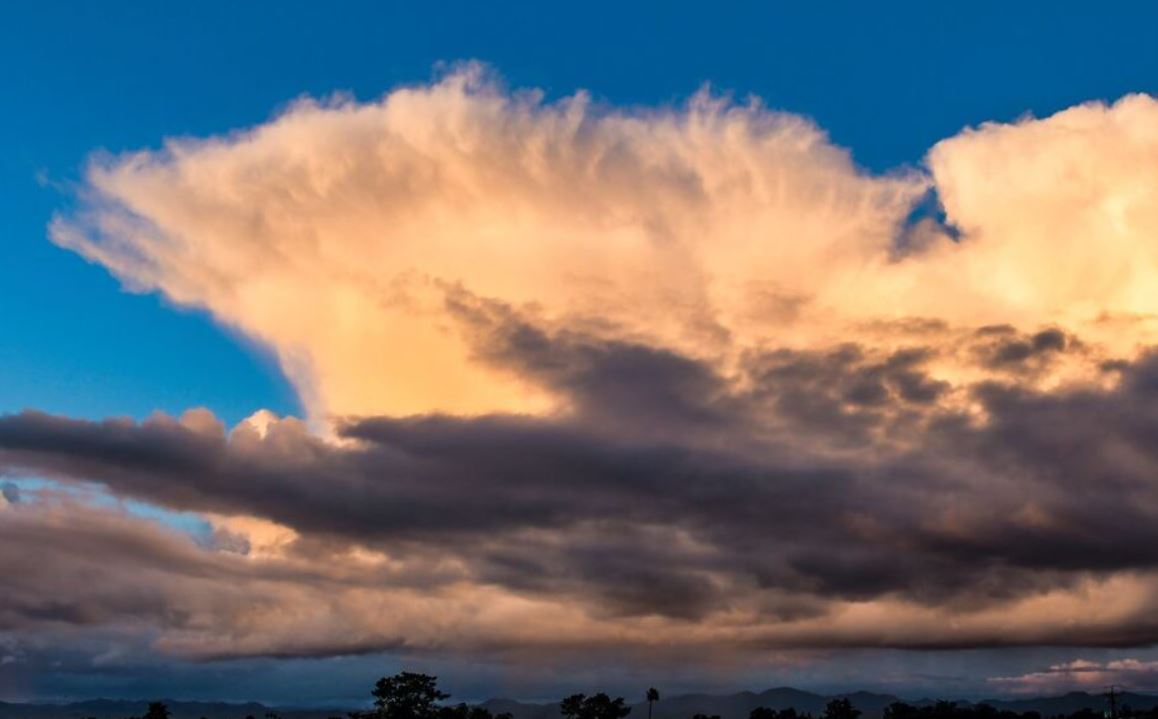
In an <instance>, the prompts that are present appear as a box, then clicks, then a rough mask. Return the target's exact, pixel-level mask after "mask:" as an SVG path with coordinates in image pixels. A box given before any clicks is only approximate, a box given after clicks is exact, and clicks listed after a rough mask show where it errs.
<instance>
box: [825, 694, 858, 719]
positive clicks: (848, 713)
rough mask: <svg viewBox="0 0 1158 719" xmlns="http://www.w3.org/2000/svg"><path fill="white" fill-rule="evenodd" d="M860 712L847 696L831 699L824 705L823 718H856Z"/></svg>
mask: <svg viewBox="0 0 1158 719" xmlns="http://www.w3.org/2000/svg"><path fill="white" fill-rule="evenodd" d="M860 713H861V712H860V709H857V708H856V707H854V706H853V705H852V702H850V701H849V700H848V699H847V698H844V699H833V700H832V701H830V702H829V703H828V704H826V705H825V707H824V719H857V717H859V716H860Z"/></svg>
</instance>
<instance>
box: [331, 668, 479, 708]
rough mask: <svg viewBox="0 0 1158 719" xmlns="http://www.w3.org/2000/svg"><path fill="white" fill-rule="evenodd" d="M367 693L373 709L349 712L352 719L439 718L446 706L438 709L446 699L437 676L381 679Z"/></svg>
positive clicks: (404, 674) (405, 675)
mask: <svg viewBox="0 0 1158 719" xmlns="http://www.w3.org/2000/svg"><path fill="white" fill-rule="evenodd" d="M370 693H371V694H372V695H373V696H374V709H373V710H372V711H369V712H351V713H350V717H351V718H352V719H439V717H440V715H441V712H442V711H443V710H444V709H446V707H440V706H438V702H440V701H442V700H443V699H447V698H449V697H450V695H449V694H447V693H446V692H442V691H439V689H438V677H432V676H430V675H429V674H418V673H416V672H399V673H398V674H395V675H394V676H392V677H382V678H381V679H379V680H378V682H377V683H376V684H375V685H374V689H373V690H372V691H371V692H370ZM464 706H465V705H464ZM484 711H485V710H484ZM487 713H488V714H489V712H487ZM462 719H473V718H472V717H469V716H466V717H462Z"/></svg>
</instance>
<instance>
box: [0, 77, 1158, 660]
mask: <svg viewBox="0 0 1158 719" xmlns="http://www.w3.org/2000/svg"><path fill="white" fill-rule="evenodd" d="M1156 120H1158V104H1156V103H1155V102H1154V100H1152V99H1151V98H1148V97H1144V96H1131V97H1127V98H1123V99H1122V100H1120V101H1118V102H1117V103H1115V104H1113V105H1104V104H1096V103H1095V104H1088V105H1082V106H1079V107H1075V108H1071V109H1070V110H1067V111H1064V112H1062V113H1059V114H1057V115H1055V116H1052V117H1049V118H1045V119H1040V120H1038V119H1032V118H1029V119H1025V120H1022V121H1019V122H1017V123H1014V124H1009V125H997V124H987V125H983V126H981V127H979V128H976V129H970V130H966V131H963V132H962V133H961V134H959V135H957V136H955V137H952V138H949V139H946V140H944V141H943V142H941V143H938V144H937V145H936V146H935V147H933V148H932V150H931V151H930V153H929V156H928V158H927V159H926V163H925V166H924V167H923V168H914V169H906V170H903V171H898V172H895V173H890V174H887V175H883V176H881V175H871V174H869V173H867V172H865V171H863V170H862V169H860V168H858V167H857V166H856V165H855V164H854V163H853V162H852V161H851V159H850V157H849V155H848V153H847V152H845V151H844V150H842V149H840V148H837V147H835V146H833V145H832V144H831V143H830V142H829V141H828V140H827V138H826V137H825V135H824V133H823V132H822V131H821V130H820V129H819V128H817V127H815V126H814V125H813V124H811V123H810V122H808V121H806V120H804V119H802V118H800V117H797V116H794V115H790V114H786V113H780V112H773V111H770V110H768V109H766V108H764V107H763V106H762V105H760V104H759V103H758V102H755V101H753V102H750V103H747V104H743V105H739V104H736V103H734V102H732V101H731V100H729V99H727V98H720V97H715V96H712V95H710V94H709V93H707V92H701V93H699V94H697V95H696V96H694V97H693V98H692V99H691V100H690V101H689V102H688V103H687V104H686V105H684V106H680V107H670V108H662V109H646V108H636V109H617V108H609V107H602V106H599V105H598V104H597V103H594V102H593V101H591V100H590V98H589V97H587V96H586V95H585V94H582V93H580V94H577V95H575V96H573V97H569V98H564V99H562V100H559V101H556V102H550V103H549V102H546V101H544V99H543V97H542V95H541V93H537V92H533V91H509V90H507V89H506V88H504V87H503V86H502V85H501V83H500V82H499V81H498V80H497V79H495V78H494V77H493V76H491V75H490V74H489V73H487V72H486V71H485V70H484V69H482V68H480V67H478V66H473V65H468V66H465V67H462V68H460V69H458V70H455V71H453V72H451V73H450V74H448V75H447V76H445V77H443V78H441V79H439V80H438V81H436V82H433V83H431V84H429V85H420V86H413V87H404V88H399V89H396V90H393V91H391V92H390V93H388V94H387V95H385V96H384V97H383V98H381V99H380V100H378V101H375V102H369V103H357V102H354V101H352V100H349V99H344V98H336V99H331V100H327V101H314V100H308V99H306V100H301V101H299V102H297V103H295V104H294V105H292V106H291V107H290V108H289V109H288V110H286V111H285V112H284V113H282V114H281V115H279V116H277V117H274V118H271V119H270V120H269V121H268V122H266V123H263V124H261V125H259V126H256V127H254V128H250V129H248V130H244V131H239V132H236V133H233V134H230V135H227V136H221V137H215V138H208V139H199V140H194V139H183V140H173V141H169V142H168V143H166V145H165V147H164V148H163V149H161V150H156V151H142V152H138V153H132V154H127V155H121V156H116V157H103V158H97V159H95V160H94V161H93V163H92V164H91V166H90V168H89V170H88V172H87V174H86V183H85V185H84V190H83V195H82V198H81V199H82V202H81V203H80V209H79V210H78V211H77V212H75V213H73V214H71V215H68V216H61V217H58V218H57V219H56V220H55V221H54V223H53V226H52V236H53V239H54V240H55V241H56V242H57V243H58V244H60V245H62V246H65V247H68V248H71V249H74V250H76V251H77V252H79V253H81V254H82V255H84V256H85V257H87V258H89V259H91V260H93V261H94V262H97V263H100V264H101V265H103V266H105V267H107V268H108V269H109V270H110V271H112V272H113V273H114V274H115V275H116V276H117V277H119V278H120V279H121V280H122V281H123V282H124V283H125V285H126V286H127V287H130V288H133V289H137V290H142V291H159V292H161V293H164V294H165V295H166V296H167V297H169V298H170V299H172V300H173V301H175V302H178V303H182V304H187V305H193V306H198V307H203V308H206V309H208V310H209V311H210V312H211V313H213V315H214V316H215V317H217V318H218V319H219V320H220V321H221V322H222V323H225V324H228V325H230V326H232V327H235V328H238V329H240V330H241V331H242V332H244V333H245V334H247V335H248V336H250V337H252V338H254V339H256V340H258V341H261V342H264V343H266V344H267V345H269V346H270V347H271V348H272V349H273V350H274V351H275V352H276V353H277V356H278V357H279V358H280V361H281V364H282V367H283V369H284V370H285V372H286V373H287V375H288V376H289V377H290V378H291V380H292V381H293V382H294V383H295V386H296V387H297V388H298V391H299V392H300V393H301V395H302V397H303V399H304V401H305V405H306V406H307V408H308V411H309V417H307V418H306V421H300V420H297V419H294V418H284V419H283V418H276V417H273V416H271V415H270V414H269V413H265V412H259V413H258V414H255V416H254V417H253V418H252V419H251V420H249V421H247V422H244V423H242V424H241V425H239V426H237V427H235V428H232V429H226V428H225V427H224V426H222V424H221V423H220V422H219V421H218V420H217V419H216V418H215V417H214V416H213V415H212V414H211V413H210V412H209V411H207V410H193V411H190V412H188V413H186V414H185V415H183V416H182V417H179V418H173V417H169V416H165V415H158V416H155V417H153V418H150V419H148V420H146V421H143V422H139V423H136V422H131V421H127V420H106V421H103V422H102V421H88V420H78V419H69V418H64V417H53V416H48V415H44V414H41V413H37V412H34V411H30V412H25V413H22V414H19V415H10V416H5V417H0V468H3V469H5V471H8V472H12V473H28V474H34V475H37V476H44V477H49V478H53V479H54V480H56V481H60V482H64V483H66V484H70V485H78V484H83V483H86V482H94V483H99V484H100V485H103V486H104V487H105V488H107V490H108V491H110V492H112V493H113V494H114V495H115V496H117V497H122V498H132V499H134V500H137V501H144V502H147V503H151V504H154V505H158V506H162V507H165V508H168V509H171V510H180V511H186V512H194V513H197V514H199V515H201V516H203V517H205V518H206V521H207V522H209V524H210V525H211V527H212V532H211V537H210V540H209V541H202V542H201V543H198V542H196V541H193V540H190V539H188V538H181V537H175V536H170V535H167V534H164V533H163V532H160V530H158V529H157V528H156V527H153V526H151V525H145V524H141V523H140V522H141V521H144V520H139V519H138V520H133V521H129V520H128V519H126V518H125V517H121V516H120V515H115V513H114V514H112V515H110V514H109V512H110V511H111V510H108V509H107V508H104V509H102V508H99V507H93V506H88V505H83V506H81V505H77V504H76V503H75V502H74V503H73V504H67V505H61V506H56V505H52V504H51V502H49V504H44V502H48V500H44V499H41V500H38V501H37V502H31V503H30V502H28V501H26V499H25V498H24V497H21V498H20V499H21V501H20V502H19V503H15V502H12V501H11V500H8V501H9V503H10V506H6V507H4V508H3V509H4V511H3V512H2V513H0V525H4V526H5V527H7V528H8V531H9V533H10V534H11V535H12V537H13V540H12V543H10V544H8V545H0V546H3V549H0V554H2V553H7V554H9V555H11V556H7V555H5V556H4V558H3V559H2V560H0V561H4V562H6V563H8V566H11V567H12V568H13V572H12V573H11V576H16V577H20V576H22V575H21V574H20V572H19V571H16V570H18V569H19V568H20V567H22V566H23V565H22V564H21V562H23V561H27V560H26V559H21V557H25V556H26V555H25V554H24V552H26V551H28V548H27V547H23V546H22V545H21V543H20V540H21V538H25V539H27V538H30V537H37V536H41V535H42V534H44V533H46V532H47V529H46V528H47V527H57V525H54V524H53V522H57V523H58V525H59V527H58V528H57V529H54V531H53V534H54V538H53V541H56V542H67V541H77V542H83V543H91V545H92V546H95V547H99V548H101V552H102V555H103V556H105V557H106V558H108V560H109V561H112V562H114V563H117V562H122V563H123V564H124V566H125V567H126V569H125V575H124V576H120V575H113V576H111V577H110V580H111V581H114V582H115V583H116V584H117V585H118V586H121V585H123V586H124V587H125V591H124V592H121V591H119V590H118V591H114V590H113V589H109V590H108V592H107V597H108V598H109V601H108V602H107V606H106V604H103V603H96V604H94V607H93V609H92V610H91V611H92V612H93V614H91V617H95V618H90V616H89V615H84V616H82V615H76V616H74V615H72V614H69V611H68V607H67V606H61V607H60V608H59V611H56V612H55V613H53V614H52V615H51V616H47V617H37V616H33V613H32V612H31V610H30V609H29V607H32V606H34V605H35V604H36V600H35V598H36V597H39V596H46V595H55V593H58V592H61V591H64V590H65V588H64V587H62V586H58V585H57V584H54V583H52V582H48V581H47V579H43V578H40V579H38V578H37V576H36V575H33V576H30V577H26V578H23V579H21V580H20V581H22V582H24V583H23V584H21V585H20V587H19V588H20V592H21V594H20V595H19V596H24V597H26V599H25V600H23V601H24V604H21V605H19V606H16V605H13V606H12V607H11V608H10V609H9V612H10V619H9V620H8V621H9V623H10V624H9V625H10V626H11V627H13V628H14V629H18V630H20V631H25V630H28V631H31V629H28V628H36V627H40V626H41V624H40V623H41V622H52V623H53V625H54V626H56V625H60V626H69V627H88V626H96V625H99V626H102V627H105V626H117V627H119V626H121V624H120V623H121V622H122V621H129V617H130V616H142V617H144V619H141V620H138V621H140V622H142V623H143V624H144V625H147V626H148V627H150V628H151V630H152V631H155V632H156V635H155V636H153V638H152V639H151V640H150V641H151V642H152V644H151V646H154V647H159V648H161V649H163V650H164V651H168V652H173V653H177V654H181V655H183V656H197V657H221V656H270V655H272V656H328V655H332V654H350V653H358V652H368V651H380V650H394V651H404V650H405V651H429V652H440V651H447V652H467V653H469V652H499V653H515V654H518V653H521V652H529V653H531V654H535V653H539V654H540V655H541V654H542V653H543V652H545V651H552V652H558V651H564V650H575V651H579V652H592V651H597V650H599V649H600V648H606V647H627V648H630V650H632V651H641V652H654V653H656V654H660V655H665V656H671V655H674V654H679V653H681V652H686V653H688V655H696V654H697V653H699V655H701V656H702V655H703V654H704V653H706V652H709V651H710V652H716V651H720V652H723V653H731V654H735V655H744V656H751V655H756V654H760V653H762V652H768V651H770V650H781V649H799V648H842V647H858V648H860V647H901V648H954V647H989V646H1006V645H1058V644H1072V645H1083V646H1137V645H1143V644H1147V643H1150V642H1153V641H1155V640H1156V639H1158V625H1156V624H1155V623H1154V620H1153V619H1152V617H1153V616H1155V614H1154V608H1155V607H1154V606H1153V601H1152V596H1154V591H1153V590H1154V588H1155V582H1156V580H1158V574H1156V571H1155V570H1156V568H1158V553H1156V552H1155V550H1154V547H1158V543H1156V542H1155V539H1156V537H1155V536H1154V532H1153V529H1152V528H1153V527H1154V526H1158V523H1156V522H1155V519H1158V516H1156V515H1158V494H1156V493H1155V488H1154V485H1153V482H1152V481H1151V477H1153V475H1154V469H1155V464H1156V460H1158V457H1156V456H1155V453H1154V450H1153V449H1152V446H1151V445H1152V442H1151V441H1150V438H1152V437H1153V435H1154V433H1155V431H1156V429H1158V426H1156V425H1158V416H1155V414H1154V412H1153V411H1152V409H1151V408H1152V407H1153V406H1155V400H1156V399H1158V398H1156V397H1155V393H1156V392H1158V382H1156V381H1155V377H1158V355H1156V354H1155V350H1154V345H1155V336H1154V319H1155V317H1158V313H1156V310H1158V307H1155V306H1154V305H1155V302H1156V300H1155V299H1154V294H1153V293H1152V292H1150V291H1149V288H1151V287H1152V286H1153V281H1154V279H1155V278H1154V273H1155V268H1156V264H1155V257H1154V252H1153V250H1152V247H1151V246H1152V244H1153V237H1155V236H1158V214H1156V213H1155V211H1154V208H1155V207H1158V201H1156V200H1158V198H1155V197H1154V193H1155V192H1158V170H1155V168H1158V163H1155V162H1147V161H1145V160H1146V158H1155V157H1156V155H1158V134H1156V133H1155V132H1154V131H1153V128H1154V127H1156V126H1158V123H1156V122H1155V121H1156ZM938 204H939V205H940V209H943V211H944V212H943V214H944V219H943V220H938V219H936V218H935V217H934V215H936V214H937V213H936V212H927V211H925V210H928V209H929V207H930V206H931V205H938ZM922 207H924V208H925V210H922V209H921V208H922ZM922 212H924V215H927V216H924V215H922ZM5 496H6V497H7V493H6V494H5ZM69 513H77V515H78V516H79V517H81V518H82V520H83V521H79V522H78V523H77V525H76V526H67V524H68V523H67V522H59V521H58V520H55V519H53V518H54V517H56V516H57V515H58V514H60V515H62V516H63V515H68V514H69ZM90 524H91V525H92V526H94V527H99V528H100V531H99V533H97V534H94V535H93V537H91V538H88V537H85V536H83V535H78V533H79V532H81V530H82V529H84V528H86V527H89V526H90ZM91 531H93V532H97V530H96V529H92V530H91ZM98 534H99V536H98ZM74 535H78V536H76V537H75V539H72V537H74ZM146 544H148V545H155V547H154V550H153V551H156V552H163V553H164V554H163V556H164V559H163V560H162V559H158V558H154V557H152V555H149V554H148V553H147V552H145V551H144V550H143V549H139V548H138V545H146ZM158 556H161V555H158ZM76 561H78V560H77V559H76V558H74V557H70V555H69V552H67V551H63V550H62V551H60V552H56V553H46V554H45V558H44V559H43V562H44V564H43V565H42V566H44V567H52V566H57V567H58V570H57V571H56V572H55V573H54V574H53V576H59V577H67V576H70V575H73V574H75V571H74V569H75V568H74V567H73V566H72V564H70V563H75V562H76ZM137 576H142V577H152V578H153V579H154V580H155V583H154V584H151V585H150V587H149V588H142V587H139V586H138V582H137V581H136V580H135V579H134V577H137ZM54 581H57V580H54ZM60 581H64V580H60ZM218 584H224V585H226V589H224V590H222V591H220V592H218V590H217V589H216V587H217V585H218ZM126 592H127V594H126ZM244 595H252V596H253V597H255V598H256V606H257V607H259V609H258V610H254V611H249V610H245V609H239V608H237V607H236V606H234V605H232V604H230V602H231V601H232V599H231V598H233V597H237V596H244ZM13 596H14V597H15V596H18V595H15V594H14V595H13ZM102 596H103V595H102ZM48 606H53V605H51V604H50V605H48ZM1093 607H1096V608H1097V611H1096V612H1093V611H1092V610H1091V608H1093ZM126 631H127V630H126Z"/></svg>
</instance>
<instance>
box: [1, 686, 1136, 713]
mask: <svg viewBox="0 0 1158 719" xmlns="http://www.w3.org/2000/svg"><path fill="white" fill-rule="evenodd" d="M845 697H847V698H848V699H849V700H850V701H851V702H852V703H853V705H855V706H856V707H857V708H858V709H860V710H861V711H862V712H864V719H879V717H880V715H881V711H882V710H883V709H884V708H885V707H886V706H888V705H889V704H891V703H892V702H894V701H901V699H899V698H898V697H896V696H894V695H892V694H879V693H874V692H864V691H861V692H851V693H844V694H829V695H825V694H816V693H813V692H807V691H802V690H800V689H792V688H790V687H779V688H776V689H768V690H766V691H763V692H759V693H756V692H739V693H737V694H725V695H721V694H683V695H679V696H671V697H664V698H663V699H662V700H661V701H659V702H657V703H656V704H655V706H654V709H653V713H652V717H653V719H691V717H692V716H694V715H695V714H706V715H708V716H711V715H714V714H715V715H719V716H720V719H748V713H749V712H751V711H752V710H753V709H755V708H756V707H759V706H764V707H768V708H769V709H787V708H789V707H794V708H795V709H796V710H797V711H799V712H802V713H804V712H811V713H812V714H813V715H816V716H819V715H820V713H821V712H822V711H823V710H824V705H825V704H827V703H828V702H829V701H830V700H831V699H836V698H845ZM163 701H164V702H165V703H166V704H167V705H168V706H169V709H170V711H171V712H172V714H173V719H201V717H206V718H207V719H245V717H246V716H253V717H255V719H265V715H266V713H267V712H271V711H272V712H276V713H277V714H278V716H280V717H281V719H329V717H343V718H344V717H345V716H346V712H347V711H351V710H353V709H355V708H358V707H346V708H329V709H299V708H286V707H267V706H265V705H263V704H258V703H256V702H250V703H237V704H232V703H227V702H183V701H173V700H168V699H165V700H163ZM906 701H908V703H909V704H913V705H915V706H922V705H926V704H929V703H931V700H921V701H911V700H906ZM958 703H959V704H962V705H964V704H969V703H970V702H958ZM978 703H981V702H978ZM984 703H986V704H990V705H992V706H993V707H994V708H996V709H1008V710H1010V711H1015V712H1029V711H1036V712H1038V713H1040V714H1041V715H1042V717H1046V718H1048V717H1052V716H1055V715H1059V714H1061V715H1067V714H1072V713H1074V712H1076V711H1079V710H1081V709H1093V710H1095V711H1101V710H1102V709H1103V708H1105V699H1104V697H1103V696H1102V695H1101V694H1088V693H1086V692H1071V693H1069V694H1063V695H1060V696H1049V697H1033V698H1025V699H991V700H986V701H985V702H984ZM1119 704H1120V705H1128V706H1130V707H1132V708H1134V709H1136V710H1146V709H1151V708H1154V707H1158V695H1151V694H1137V693H1132V692H1124V693H1122V694H1121V695H1120V697H1119ZM481 705H482V706H483V707H485V708H487V709H489V710H490V711H491V712H493V713H494V714H496V715H497V714H499V713H501V712H509V713H510V714H511V715H512V716H513V717H514V719H559V718H560V714H559V704H558V702H552V703H547V704H534V703H528V702H520V701H515V700H513V699H490V700H488V701H485V702H482V704H481ZM631 706H632V712H631V715H630V719H644V718H645V717H646V716H647V703H646V702H643V701H640V702H637V703H634V704H632V705H631ZM147 707H148V702H147V701H125V700H112V699H94V700H90V701H82V702H72V703H67V704H22V703H9V702H0V719H87V718H88V717H95V719H125V718H126V717H134V716H137V717H139V716H141V715H143V714H144V713H145V710H146V708H147Z"/></svg>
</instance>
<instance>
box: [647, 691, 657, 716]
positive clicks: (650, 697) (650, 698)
mask: <svg viewBox="0 0 1158 719" xmlns="http://www.w3.org/2000/svg"><path fill="white" fill-rule="evenodd" d="M657 701H659V690H658V689H656V688H655V687H652V688H651V689H648V690H647V719H651V706H652V705H653V704H655V703H656V702H657Z"/></svg>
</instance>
